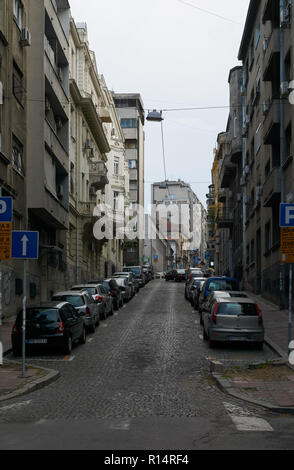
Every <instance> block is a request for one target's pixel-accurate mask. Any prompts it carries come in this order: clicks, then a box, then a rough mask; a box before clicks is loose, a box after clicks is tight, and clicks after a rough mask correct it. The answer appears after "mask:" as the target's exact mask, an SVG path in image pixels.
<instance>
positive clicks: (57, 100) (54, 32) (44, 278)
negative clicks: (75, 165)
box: [26, 0, 70, 300]
mask: <svg viewBox="0 0 294 470" xmlns="http://www.w3.org/2000/svg"><path fill="white" fill-rule="evenodd" d="M29 29H30V32H31V37H32V43H31V47H30V50H29V54H28V61H27V70H28V73H27V79H28V80H27V98H28V110H27V117H28V119H27V166H26V181H27V185H26V186H27V210H28V228H29V229H30V230H35V231H38V232H39V234H40V252H39V260H38V261H37V262H35V263H31V264H30V266H31V272H30V279H31V282H33V283H34V284H35V285H36V300H38V299H39V300H40V299H41V300H47V299H48V298H50V297H51V294H52V292H54V291H55V290H57V289H59V288H60V287H61V286H63V285H64V276H65V270H66V264H65V263H66V231H67V229H68V227H69V190H68V189H69V114H70V106H69V29H70V8H69V3H68V1H67V0H40V1H38V2H30V8H29Z"/></svg>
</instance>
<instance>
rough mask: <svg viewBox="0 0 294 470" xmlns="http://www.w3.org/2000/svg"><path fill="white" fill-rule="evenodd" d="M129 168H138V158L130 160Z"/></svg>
mask: <svg viewBox="0 0 294 470" xmlns="http://www.w3.org/2000/svg"><path fill="white" fill-rule="evenodd" d="M129 168H130V170H134V169H136V168H137V160H129Z"/></svg>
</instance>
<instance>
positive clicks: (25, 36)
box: [20, 28, 32, 47]
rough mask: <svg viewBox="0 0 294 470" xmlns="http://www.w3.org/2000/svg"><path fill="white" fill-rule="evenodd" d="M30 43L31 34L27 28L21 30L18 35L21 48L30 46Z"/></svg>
mask: <svg viewBox="0 0 294 470" xmlns="http://www.w3.org/2000/svg"><path fill="white" fill-rule="evenodd" d="M31 43H32V38H31V33H30V31H29V30H28V28H23V29H22V30H21V33H20V44H21V46H22V47H27V46H30V45H31Z"/></svg>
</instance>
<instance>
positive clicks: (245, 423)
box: [223, 402, 274, 432]
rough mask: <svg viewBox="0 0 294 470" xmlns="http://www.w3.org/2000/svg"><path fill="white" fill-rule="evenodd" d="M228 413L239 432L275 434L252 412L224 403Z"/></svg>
mask: <svg viewBox="0 0 294 470" xmlns="http://www.w3.org/2000/svg"><path fill="white" fill-rule="evenodd" d="M223 405H224V407H225V410H226V412H227V413H228V415H229V417H230V418H231V420H232V422H233V424H234V425H235V426H236V428H237V431H241V432H273V431H274V429H273V428H272V426H271V425H270V424H269V423H268V422H267V421H266V420H265V419H262V418H259V417H257V416H255V415H254V414H253V413H251V412H250V411H247V410H244V409H243V408H241V407H239V406H236V405H232V404H231V403H227V402H224V403H223Z"/></svg>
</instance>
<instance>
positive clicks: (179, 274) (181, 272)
mask: <svg viewBox="0 0 294 470" xmlns="http://www.w3.org/2000/svg"><path fill="white" fill-rule="evenodd" d="M186 280H187V274H186V271H185V269H177V271H176V275H175V281H176V282H182V281H186Z"/></svg>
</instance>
